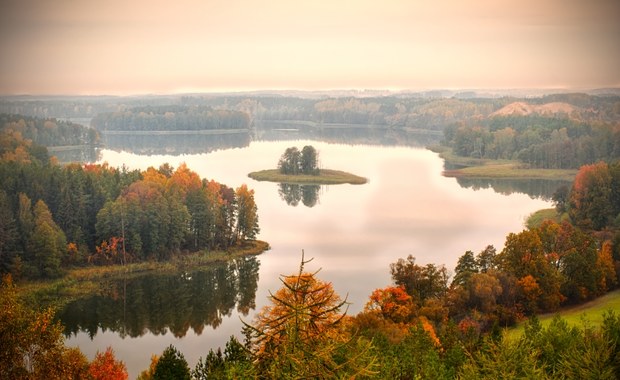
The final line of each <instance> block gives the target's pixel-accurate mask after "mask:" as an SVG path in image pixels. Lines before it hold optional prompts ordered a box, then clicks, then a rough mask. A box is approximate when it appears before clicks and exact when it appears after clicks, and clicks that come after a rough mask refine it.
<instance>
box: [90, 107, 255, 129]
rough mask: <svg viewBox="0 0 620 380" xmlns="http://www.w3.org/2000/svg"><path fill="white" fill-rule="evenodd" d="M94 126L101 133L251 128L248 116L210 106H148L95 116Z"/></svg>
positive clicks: (92, 122) (92, 123)
mask: <svg viewBox="0 0 620 380" xmlns="http://www.w3.org/2000/svg"><path fill="white" fill-rule="evenodd" d="M91 126H92V127H93V128H95V129H97V130H100V131H198V130H221V129H248V128H249V126H250V122H249V117H248V115H247V114H246V113H244V112H240V111H230V110H222V109H219V110H214V109H212V108H211V107H207V106H192V107H188V106H180V105H178V106H174V105H171V106H157V107H156V106H146V107H136V108H131V109H128V110H125V111H121V112H106V113H100V114H97V116H95V117H94V118H93V119H92V121H91Z"/></svg>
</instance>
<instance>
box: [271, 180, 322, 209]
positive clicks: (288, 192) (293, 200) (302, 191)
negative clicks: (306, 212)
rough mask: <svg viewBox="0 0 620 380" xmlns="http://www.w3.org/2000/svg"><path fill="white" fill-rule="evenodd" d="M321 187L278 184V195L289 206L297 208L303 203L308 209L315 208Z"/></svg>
mask: <svg viewBox="0 0 620 380" xmlns="http://www.w3.org/2000/svg"><path fill="white" fill-rule="evenodd" d="M320 189H321V185H298V184H294V183H280V184H278V194H279V195H280V198H281V199H282V200H283V201H285V202H286V204H287V205H289V206H293V207H296V206H297V205H298V204H299V201H301V202H302V203H303V204H304V206H306V207H314V206H315V205H316V204H317V202H318V201H319V190H320Z"/></svg>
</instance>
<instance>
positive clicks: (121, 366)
mask: <svg viewBox="0 0 620 380" xmlns="http://www.w3.org/2000/svg"><path fill="white" fill-rule="evenodd" d="M88 374H89V375H90V377H91V378H92V379H93V380H126V379H127V378H128V377H129V375H128V374H127V368H126V367H125V363H123V362H122V361H120V360H116V357H115V356H114V350H112V347H108V348H106V350H105V351H104V352H99V351H97V354H96V355H95V358H94V359H93V361H92V362H91V363H90V366H89V367H88Z"/></svg>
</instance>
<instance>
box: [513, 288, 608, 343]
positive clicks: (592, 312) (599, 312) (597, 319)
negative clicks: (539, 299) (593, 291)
mask: <svg viewBox="0 0 620 380" xmlns="http://www.w3.org/2000/svg"><path fill="white" fill-rule="evenodd" d="M609 310H614V311H616V312H618V311H620V289H619V290H614V291H613V292H609V293H607V294H605V295H604V296H602V297H599V298H597V299H595V300H592V301H590V302H587V303H584V304H581V305H578V306H571V307H568V308H565V309H562V310H560V311H559V312H556V313H549V314H542V315H539V316H538V318H539V320H540V323H541V324H542V326H543V327H547V326H548V325H549V323H550V322H551V320H552V319H553V317H555V316H556V315H558V314H559V315H560V316H561V317H562V319H564V320H565V321H566V322H567V323H568V324H569V325H571V326H583V324H584V323H587V325H588V326H591V327H598V326H600V325H601V324H602V323H603V315H604V314H605V312H607V311H609ZM524 329H525V322H521V323H519V324H517V326H515V327H512V328H509V329H507V330H506V334H507V337H508V338H514V339H516V338H518V337H520V336H521V334H523V331H524Z"/></svg>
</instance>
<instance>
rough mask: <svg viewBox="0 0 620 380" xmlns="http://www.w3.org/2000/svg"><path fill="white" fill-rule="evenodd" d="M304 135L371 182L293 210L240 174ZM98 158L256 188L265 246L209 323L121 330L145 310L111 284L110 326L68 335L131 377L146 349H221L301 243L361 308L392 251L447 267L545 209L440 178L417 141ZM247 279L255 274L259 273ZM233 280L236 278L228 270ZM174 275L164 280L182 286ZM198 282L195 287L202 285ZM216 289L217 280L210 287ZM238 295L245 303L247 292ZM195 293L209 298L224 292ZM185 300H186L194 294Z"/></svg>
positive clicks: (194, 352)
mask: <svg viewBox="0 0 620 380" xmlns="http://www.w3.org/2000/svg"><path fill="white" fill-rule="evenodd" d="M307 144H312V145H313V146H314V147H315V148H317V149H318V150H319V153H320V161H321V166H322V167H324V168H331V169H339V170H345V171H349V172H352V173H354V174H357V175H361V176H364V177H367V178H368V179H369V183H367V184H365V185H338V186H327V187H321V188H320V189H319V190H318V191H314V190H312V192H313V193H314V196H313V197H314V198H315V199H313V200H312V202H306V203H307V204H309V205H311V206H312V207H308V206H306V205H304V203H303V202H302V201H299V202H298V204H297V206H295V207H293V206H291V205H289V204H287V202H286V201H285V199H283V196H284V195H283V194H282V193H283V191H282V188H281V187H280V186H278V184H275V183H267V182H256V181H254V180H251V179H249V178H248V177H247V173H249V172H251V171H255V170H261V169H266V168H273V167H275V166H276V163H277V161H278V158H279V157H280V155H281V154H282V152H283V151H284V150H285V149H286V148H287V147H289V146H297V147H298V148H299V149H301V148H302V147H303V146H304V145H307ZM101 161H107V162H108V163H109V164H110V165H112V166H121V165H123V164H124V165H126V166H128V167H129V168H132V169H134V168H139V169H146V168H147V167H149V166H154V167H158V166H159V165H161V164H162V163H164V162H168V163H170V164H171V165H173V166H174V167H177V166H178V165H179V164H180V163H182V162H185V163H187V165H188V166H189V167H190V168H191V169H192V170H194V171H196V172H197V173H198V174H199V175H200V176H201V177H204V178H207V179H214V180H216V181H218V182H221V183H224V184H226V185H228V186H233V187H238V186H240V185H241V184H243V183H247V184H248V185H249V187H250V188H252V189H254V190H255V192H256V193H255V198H256V203H257V205H258V210H259V223H260V228H261V232H260V234H259V238H260V239H261V240H265V241H267V242H269V243H270V244H271V247H272V248H271V250H270V251H268V252H266V253H264V254H262V255H260V256H259V257H258V260H257V261H258V263H256V264H257V265H258V269H257V271H255V272H257V273H258V278H257V284H256V289H257V290H256V294H255V298H254V300H253V301H254V302H253V303H255V305H256V309H251V308H250V309H248V307H247V304H245V305H242V307H240V306H239V305H237V306H236V307H235V306H234V300H235V298H234V295H233V296H231V297H233V298H231V299H232V300H233V301H230V300H229V301H228V303H230V302H232V303H233V305H232V306H231V305H228V306H226V307H223V308H221V309H217V310H216V311H217V313H218V319H217V323H210V322H209V321H210V320H209V319H205V321H204V325H202V324H201V323H200V321H198V322H196V320H193V321H187V322H185V327H184V328H181V329H180V330H179V329H178V328H177V327H178V326H177V325H178V324H181V325H183V323H184V322H183V318H182V317H178V318H176V317H171V318H173V319H174V322H170V324H169V325H168V326H169V328H166V327H165V326H166V321H165V320H163V321H159V322H160V323H159V325H157V326H153V322H149V323H145V325H144V326H133V330H132V331H136V330H137V331H143V334H142V335H141V336H135V337H134V335H139V334H127V333H126V330H127V326H125V325H124V323H126V321H127V319H130V318H128V317H127V315H128V313H129V314H131V313H138V312H144V309H145V307H142V309H141V310H140V311H138V310H135V309H131V308H127V306H126V304H127V303H129V304H131V303H132V302H130V301H131V300H130V301H129V302H128V301H127V300H124V301H119V300H121V299H123V298H124V297H122V296H119V295H118V291H115V292H113V293H114V294H115V297H116V300H117V305H120V303H122V304H123V305H124V306H123V309H122V310H123V312H122V313H120V312H119V313H117V314H118V315H116V316H112V317H111V318H113V319H114V318H115V319H114V321H115V322H114V323H113V324H108V325H106V324H104V323H99V324H98V322H97V321H94V322H91V323H93V324H94V325H93V326H94V327H92V326H91V333H88V332H86V331H81V332H77V333H73V334H72V335H71V336H70V337H69V338H68V340H67V343H68V345H71V346H79V347H80V349H81V350H82V351H83V352H84V353H86V354H87V355H88V356H89V357H93V356H94V354H95V352H96V351H97V350H100V351H103V350H105V348H106V347H107V346H112V347H113V348H114V350H115V352H116V355H117V357H118V358H119V359H121V360H123V361H125V363H126V364H127V367H128V370H129V373H130V378H135V377H136V376H137V375H138V374H139V372H140V371H142V370H144V369H146V368H147V367H148V365H149V362H150V356H151V354H161V352H162V351H163V350H164V348H165V347H167V346H168V345H169V344H173V345H174V346H175V347H176V348H177V349H179V350H180V351H181V352H182V353H183V354H184V355H185V358H186V359H187V360H188V362H189V364H190V367H193V366H194V365H195V363H196V362H197V361H198V359H199V357H201V356H203V357H204V356H206V354H207V352H208V350H209V349H210V348H216V347H219V346H222V347H223V346H224V344H225V343H226V341H227V340H228V338H229V337H230V336H231V335H237V336H240V330H241V322H240V320H239V318H240V317H241V318H243V319H244V320H246V321H251V319H252V316H253V314H254V312H255V311H256V310H258V309H260V308H261V307H262V306H264V305H265V304H267V302H268V300H267V296H268V291H269V290H272V291H275V290H277V289H279V287H280V282H279V280H278V277H279V276H280V275H282V274H291V273H294V272H295V271H296V270H297V269H298V266H299V262H300V259H301V251H302V249H303V250H304V251H305V254H306V258H314V260H313V261H312V262H311V263H310V264H309V265H308V267H307V269H308V270H311V271H314V270H318V269H321V271H320V273H319V277H320V278H322V279H323V280H326V281H331V282H332V283H333V285H334V288H335V289H336V291H337V292H338V293H339V294H340V295H341V296H342V297H344V296H346V295H348V300H349V301H350V302H351V306H350V308H349V313H350V314H355V313H357V312H359V311H360V310H361V309H362V308H363V307H364V304H365V303H366V300H367V298H368V296H369V295H370V293H371V292H372V291H373V290H374V289H376V288H380V287H385V286H387V285H389V284H390V282H391V278H390V273H389V264H390V263H392V262H395V261H396V260H398V259H399V258H401V257H403V258H404V257H406V256H407V255H409V254H412V255H414V256H415V257H416V262H417V263H419V264H426V263H435V264H445V265H446V267H447V268H448V269H449V270H453V268H454V266H455V264H456V261H457V259H458V257H459V256H461V255H462V254H463V253H464V252H465V251H466V250H473V251H474V252H478V251H480V250H482V249H483V248H484V247H485V246H486V245H488V244H493V245H495V247H496V248H497V249H498V250H501V248H502V247H503V243H504V238H505V236H506V235H507V234H508V233H509V232H518V231H521V230H522V229H523V222H524V218H526V217H527V216H528V215H529V214H530V213H531V212H533V211H535V210H538V209H540V208H546V207H550V203H549V202H546V201H544V200H541V199H532V198H530V197H529V196H528V195H525V194H516V193H514V194H510V195H505V194H499V193H496V192H495V191H493V190H492V189H491V188H487V189H480V188H478V189H477V190H474V188H477V187H474V188H463V187H461V186H460V185H459V183H457V181H456V179H453V178H445V177H442V176H441V172H442V170H443V161H442V160H441V159H439V158H438V156H437V154H435V153H433V152H431V151H428V150H424V149H420V148H410V147H381V146H363V145H357V146H349V145H340V144H327V143H323V142H316V141H278V142H260V141H259V142H252V143H250V144H249V146H247V147H243V148H235V149H227V150H221V151H215V152H211V153H208V154H193V155H181V156H166V155H151V156H145V155H136V154H131V153H125V152H120V153H119V152H115V151H111V150H104V151H103V153H102V158H101ZM289 196H290V194H289ZM289 203H290V202H289ZM293 203H295V202H293ZM253 265H254V264H253ZM237 272H238V271H237ZM237 272H235V270H232V272H230V273H233V275H232V276H233V277H234V276H235V275H234V273H237ZM227 273H228V272H227ZM185 276H186V278H184V281H186V282H187V281H190V282H191V281H196V280H195V279H192V276H191V275H189V276H188V275H185ZM209 276H211V277H209ZM217 276H218V275H217V274H213V275H205V276H195V278H203V277H204V278H205V279H203V280H201V281H211V282H213V281H216V280H209V278H216V277H217ZM222 276H224V275H222ZM187 277H189V278H187ZM252 278H254V279H256V276H255V275H254V277H252ZM162 281H164V280H162ZM165 281H171V280H169V279H167V280H165ZM230 281H237V282H239V281H238V279H235V278H233V280H230ZM248 281H249V282H247V283H243V281H241V282H239V284H240V285H238V287H241V289H238V292H239V293H240V294H242V293H244V292H245V293H247V292H246V290H247V288H248V287H249V288H253V287H254V286H253V285H252V284H251V282H252V280H248ZM211 282H209V283H211ZM204 283H205V284H206V283H207V282H204ZM170 284H171V285H169V286H168V288H170V287H173V288H178V287H180V286H186V285H174V284H176V283H170ZM244 284H245V285H244ZM248 284H249V285H248ZM130 286H131V284H130ZM135 286H136V287H137V286H138V285H135ZM206 286H207V285H205V286H202V285H198V287H199V288H201V289H204V288H205V287H206ZM209 286H210V285H209ZM164 288H165V287H164ZM191 288H192V287H191V286H188V287H187V289H191ZM220 288H221V286H218V285H217V284H216V285H213V289H220ZM161 291H162V292H163V291H164V290H161ZM188 291H190V290H188ZM230 291H232V290H230ZM214 292H215V290H214ZM143 293H144V292H143V291H141V292H140V294H143ZM127 294H129V293H127ZM231 294H232V293H231ZM244 296H245V297H246V303H247V297H248V296H247V294H246V295H244ZM126 297H127V298H128V297H129V295H127V296H126ZM150 297H155V295H151V296H150ZM201 297H207V298H208V297H211V298H214V299H215V298H217V297H220V295H218V294H211V295H207V294H205V295H202V296H201ZM220 298H221V297H220ZM238 298H239V296H237V298H236V299H238ZM188 299H189V301H187V302H186V304H185V305H186V307H191V305H192V304H193V303H192V301H191V296H188ZM119 302H120V303H119ZM250 303H251V304H253V303H252V302H250ZM103 305H105V303H97V302H95V303H93V304H85V305H82V306H81V307H82V308H81V309H80V308H79V307H78V309H79V310H82V313H86V311H84V309H86V308H101V307H104V306H103ZM162 305H163V306H162ZM162 305H160V307H163V308H166V303H162ZM187 305H189V306H187ZM119 307H120V306H119ZM204 307H205V308H206V307H211V306H204ZM169 309H170V310H172V311H170V310H168V312H169V313H172V314H174V311H175V309H176V308H175V306H174V305H171V306H170V308H169ZM179 310H181V311H180V313H181V314H183V313H188V312H187V310H185V309H179ZM189 314H192V313H189ZM194 314H195V312H194ZM147 319H148V318H147ZM194 319H195V318H194ZM149 320H151V319H149ZM196 324H198V325H196ZM214 325H216V326H217V328H214V327H213V326H214ZM162 326H164V327H163V328H162ZM175 326H176V327H175ZM150 327H152V328H150ZM173 330H174V331H175V332H176V333H173V332H172V331H173ZM93 331H94V336H93ZM178 331H182V333H179V332H178ZM181 335H182V336H181Z"/></svg>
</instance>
